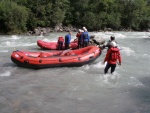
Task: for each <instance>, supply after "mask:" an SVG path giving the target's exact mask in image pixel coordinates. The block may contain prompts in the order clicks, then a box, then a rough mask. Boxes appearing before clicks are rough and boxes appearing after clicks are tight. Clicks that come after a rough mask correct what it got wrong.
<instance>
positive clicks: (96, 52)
mask: <svg viewBox="0 0 150 113" xmlns="http://www.w3.org/2000/svg"><path fill="white" fill-rule="evenodd" d="M88 48H90V49H93V50H92V51H91V50H89V51H88V52H87V51H86V52H84V51H83V49H79V50H71V52H75V53H80V51H83V53H82V52H81V54H78V55H72V56H71V55H70V56H59V55H58V56H48V57H41V56H39V55H40V52H36V53H30V52H24V51H23V52H20V51H14V52H13V53H12V55H11V60H12V62H14V63H15V64H17V65H18V66H20V67H25V68H32V69H42V68H53V67H79V66H83V65H85V64H89V63H92V62H93V61H95V60H96V59H97V58H98V57H99V56H100V55H101V50H100V49H99V48H98V47H96V46H95V47H94V46H93V47H92V48H91V47H88ZM61 52H64V51H61ZM26 54H30V55H32V56H34V57H31V56H30V57H29V56H27V55H26ZM43 54H46V53H45V52H43ZM52 54H53V52H52Z"/></svg>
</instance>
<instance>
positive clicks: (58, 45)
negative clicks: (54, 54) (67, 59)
mask: <svg viewBox="0 0 150 113" xmlns="http://www.w3.org/2000/svg"><path fill="white" fill-rule="evenodd" d="M58 50H60V42H58Z"/></svg>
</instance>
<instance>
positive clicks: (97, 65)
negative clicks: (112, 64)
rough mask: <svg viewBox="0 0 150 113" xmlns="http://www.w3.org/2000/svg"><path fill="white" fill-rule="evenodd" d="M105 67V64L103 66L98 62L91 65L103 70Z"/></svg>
mask: <svg viewBox="0 0 150 113" xmlns="http://www.w3.org/2000/svg"><path fill="white" fill-rule="evenodd" d="M105 66H106V62H105V64H103V63H102V62H98V63H96V64H94V65H93V67H94V68H104V67H105Z"/></svg>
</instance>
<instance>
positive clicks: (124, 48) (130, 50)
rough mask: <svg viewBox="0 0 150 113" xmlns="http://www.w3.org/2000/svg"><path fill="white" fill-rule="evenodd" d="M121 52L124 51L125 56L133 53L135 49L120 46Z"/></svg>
mask: <svg viewBox="0 0 150 113" xmlns="http://www.w3.org/2000/svg"><path fill="white" fill-rule="evenodd" d="M122 53H125V54H126V55H127V56H131V55H133V54H135V51H134V50H132V49H131V48H129V47H122Z"/></svg>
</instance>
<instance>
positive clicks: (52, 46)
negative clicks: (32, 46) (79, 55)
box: [37, 40, 78, 50]
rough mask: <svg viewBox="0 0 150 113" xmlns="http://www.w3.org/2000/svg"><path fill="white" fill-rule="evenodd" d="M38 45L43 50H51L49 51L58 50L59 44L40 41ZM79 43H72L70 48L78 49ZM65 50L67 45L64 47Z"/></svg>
mask: <svg viewBox="0 0 150 113" xmlns="http://www.w3.org/2000/svg"><path fill="white" fill-rule="evenodd" d="M37 45H38V46H39V47H41V48H42V49H49V50H56V49H57V42H45V41H43V40H38V41H37ZM77 47H78V42H77V41H72V42H71V43H70V48H72V49H77ZM64 48H65V45H63V49H64Z"/></svg>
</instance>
